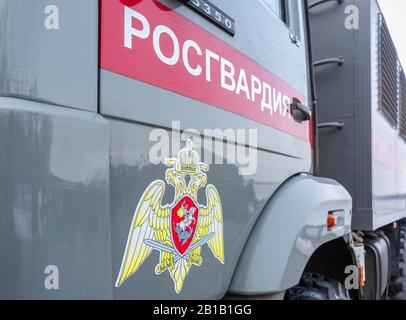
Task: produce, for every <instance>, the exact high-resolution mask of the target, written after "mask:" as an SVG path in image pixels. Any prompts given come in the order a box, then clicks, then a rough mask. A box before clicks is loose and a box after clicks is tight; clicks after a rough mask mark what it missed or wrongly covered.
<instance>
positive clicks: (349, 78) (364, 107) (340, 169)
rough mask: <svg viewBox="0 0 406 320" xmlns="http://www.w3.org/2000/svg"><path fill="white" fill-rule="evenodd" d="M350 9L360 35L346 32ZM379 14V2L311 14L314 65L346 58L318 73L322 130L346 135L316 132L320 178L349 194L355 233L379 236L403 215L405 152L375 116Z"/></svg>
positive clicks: (321, 8) (394, 134)
mask: <svg viewBox="0 0 406 320" xmlns="http://www.w3.org/2000/svg"><path fill="white" fill-rule="evenodd" d="M350 5H355V6H356V7H357V8H358V9H359V29H351V30H348V29H347V28H346V27H345V25H344V23H345V21H346V18H348V15H347V14H346V13H345V9H346V8H347V6H350ZM379 12H380V10H379V7H378V5H377V3H376V2H375V1H361V0H355V1H352V0H351V1H350V0H346V1H344V2H343V3H342V4H337V3H336V2H331V3H329V4H324V5H321V6H319V7H315V8H313V9H312V10H311V31H312V37H313V52H314V60H315V61H318V60H322V59H326V58H331V57H343V58H344V64H343V65H342V66H337V65H326V66H323V67H318V68H317V69H316V89H317V96H318V122H319V124H321V123H326V122H337V121H343V122H344V128H342V129H337V128H327V129H320V130H319V147H320V151H319V158H320V174H321V175H322V176H328V177H331V178H333V179H336V180H337V181H338V182H340V183H342V184H343V186H344V187H345V188H346V189H347V190H348V191H349V192H350V194H351V196H352V197H353V199H354V208H353V209H354V214H353V221H352V227H353V228H354V229H358V230H375V229H377V228H379V227H381V226H383V225H385V224H388V223H390V222H393V221H396V220H398V219H401V218H402V217H404V216H405V215H406V210H405V209H406V208H405V194H406V185H404V181H405V178H404V173H402V172H401V171H402V170H404V165H403V162H404V161H403V162H402V160H401V159H404V158H402V154H403V155H406V153H405V152H404V148H405V147H406V144H405V142H404V141H403V140H401V139H400V138H399V136H398V132H397V130H395V129H394V128H391V127H390V125H389V123H388V122H387V120H386V119H385V118H384V116H383V114H382V111H380V110H378V108H379V103H378V76H379V75H378V72H379V70H378V56H377V55H378V49H377V47H378V31H377V30H378V13H379ZM333 35H334V40H335V41H331V37H333ZM385 150H387V151H388V150H389V151H390V152H387V151H386V152H385ZM398 150H399V151H398ZM385 153H386V154H385ZM379 155H380V157H381V160H380V161H377V160H378V159H377V156H378V158H379ZM382 158H383V159H382ZM382 164H383V165H382ZM391 167H392V168H391ZM394 167H396V169H395V170H394V169H393V168H394Z"/></svg>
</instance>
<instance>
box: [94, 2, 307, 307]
mask: <svg viewBox="0 0 406 320" xmlns="http://www.w3.org/2000/svg"><path fill="white" fill-rule="evenodd" d="M186 2H187V3H186V4H185V1H182V2H181V1H164V0H162V1H152V0H143V1H142V0H141V1H140V0H138V1H137V0H132V1H131V0H121V1H111V0H101V2H100V5H101V8H100V10H101V15H100V32H101V34H100V106H99V107H100V108H99V111H100V113H101V114H102V115H103V116H104V117H105V118H106V119H107V120H108V121H109V123H110V128H111V145H110V152H111V154H110V159H111V166H110V201H111V203H110V210H111V219H112V220H111V221H112V230H111V236H112V255H113V257H112V263H113V278H114V279H115V281H116V282H115V283H114V284H112V286H113V285H115V287H114V296H115V297H116V298H155V299H160V298H220V297H222V296H223V295H224V294H225V293H226V292H227V289H228V286H229V283H230V279H231V277H232V274H233V271H234V268H235V266H236V263H237V261H238V258H239V255H240V253H241V250H242V248H243V246H244V243H245V241H246V239H247V237H248V235H249V234H250V231H251V228H252V226H253V224H254V223H255V221H256V220H257V218H258V216H259V215H260V213H261V210H262V209H263V207H264V206H265V204H266V203H267V201H268V200H269V198H270V197H271V196H272V194H273V192H274V191H275V190H276V189H277V188H278V187H279V186H280V185H281V184H282V183H283V182H284V181H286V180H287V179H288V178H289V177H291V176H293V175H295V174H297V173H299V172H309V173H311V171H312V150H313V146H312V137H311V130H310V127H311V123H310V122H308V121H307V122H303V123H298V122H296V121H295V120H294V119H293V117H292V114H291V112H290V104H291V102H292V101H293V98H296V99H298V100H300V101H301V103H302V104H305V105H308V96H309V93H308V77H309V75H308V65H307V55H306V52H307V44H306V41H305V39H306V34H305V28H304V3H303V2H302V1H277V0H253V1H243V0H236V1H219V0H213V1H211V2H209V1H203V0H199V1H198V0H194V1H186ZM188 139H190V141H189V142H187V140H188ZM179 151H180V152H179ZM168 158H170V159H169V160H168ZM199 174H202V175H201V176H199ZM176 179H178V180H176ZM183 179H184V180H183ZM204 179H206V180H204ZM190 181H191V182H192V183H195V184H193V186H194V187H196V190H195V191H196V192H197V193H196V194H195V195H193V192H194V191H193V192H192V191H190V190H191V189H187V188H186V187H185V186H187V185H188V183H189V182H190ZM205 181H207V183H205ZM189 186H190V184H189ZM182 188H184V189H182ZM158 190H159V192H158ZM180 190H183V191H180ZM193 190H194V189H193ZM149 192H150V193H149ZM182 192H183V193H182ZM158 193H159V196H158ZM149 194H151V195H152V194H154V195H156V197H157V198H156V199H159V201H158V200H157V201H155V204H151V202H148V201H149V200H148V199H151V197H152V196H150V198H148V195H149ZM182 195H183V196H185V197H186V198H185V197H184V198H182ZM154 199H155V198H154ZM176 199H182V201H183V202H182V203H178V202H177V201H176ZM213 203H215V205H216V206H217V213H218V212H220V211H219V210H220V209H219V208H220V206H218V204H219V203H220V204H221V208H222V215H221V216H222V219H220V218H219V215H217V216H216V217H215V218H213V219H217V220H216V221H217V222H218V225H217V226H216V227H215V229H213V230H212V229H210V230H212V232H211V231H210V232H209V231H207V232H206V233H205V232H202V233H200V234H199V237H200V238H196V236H195V238H194V240H193V241H192V242H191V244H190V246H189V247H188V248H187V249H186V253H190V254H189V255H188V254H185V255H182V254H184V252H182V251H183V250H182V245H180V244H179V243H176V241H177V240H176V239H175V238H176V237H178V236H179V237H180V233H178V231H179V230H180V229H179V228H180V227H182V228H183V226H184V225H181V224H180V222H179V221H185V218H184V217H185V216H184V215H183V214H184V213H185V212H187V214H188V215H190V214H191V213H190V212H191V211H193V212H194V213H193V214H194V216H191V217H192V218H196V220H197V222H196V224H197V225H198V224H199V223H202V221H203V220H202V219H203V218H204V216H205V215H204V214H205V213H207V210H208V209H207V207H209V208H210V204H213ZM206 204H207V206H206ZM143 205H145V206H146V207H148V206H149V207H150V208H151V210H152V211H154V210H155V209H154V205H156V208H158V209H159V210H158V209H157V211H156V212H157V213H156V215H157V216H158V213H159V215H160V216H161V217H164V218H165V217H166V216H165V215H166V214H168V215H169V216H170V220H165V219H164V218H162V219H163V220H156V221H155V222H154V221H152V220H151V221H152V222H150V224H149V226H154V224H155V223H162V226H161V228H162V229H161V230H169V231H168V232H167V233H165V232H166V231H165V232H164V233H162V234H159V235H158V233H157V232H158V231H156V230H157V229H154V228H153V227H151V228H149V227H148V224H143V223H144V221H141V220H137V218H136V217H137V215H138V214H139V212H141V211H142V210H144V209H142V206H143ZM205 206H206V207H205ZM149 207H148V208H149ZM183 207H184V208H185V210H183V211H182V212H183V213H182V214H178V213H179V212H180V211H179V210H181V208H183ZM140 208H141V209H140ZM192 208H193V210H192ZM167 209H169V210H170V211H165V210H167ZM139 210H141V211H139ZM174 210H175V211H174ZM205 210H206V211H205ZM152 211H151V212H152ZM142 212H144V211H142ZM185 214H186V213H185ZM207 214H208V213H207ZM134 216H136V217H135V218H134ZM169 216H168V217H169ZM209 216H210V215H209ZM151 217H155V215H153V216H150V215H148V216H147V215H146V218H145V219H155V218H151ZM179 219H183V220H179ZM199 219H200V220H199ZM137 221H138V222H137ZM140 221H141V222H140ZM148 221H150V220H148ZM167 221H169V222H167ZM190 221H192V220H190ZM213 221H214V220H213ZM166 223H171V229H165V228H166V227H168V226H169V225H168V226H166V225H165V224H166ZM178 223H179V225H178ZM194 223H195V222H191V224H189V227H191V228H190V229H187V228H186V227H185V229H182V230H183V231H187V232H188V230H189V231H190V230H192V231H193V232H196V233H195V235H196V234H198V233H199V232H200V231H199V228H198V226H196V229H194V227H195V225H194ZM210 223H211V222H210ZM210 223H209V224H210ZM134 228H139V229H137V230H138V231H134ZM141 228H145V230H144V229H143V230H144V231H142V230H141ZM148 228H149V229H148ZM168 228H169V227H168ZM208 228H214V227H213V225H210V227H208ZM140 230H141V231H142V232H141V231H140ZM148 232H150V234H148ZM152 233H153V236H151V234H152ZM219 234H221V235H219ZM134 235H136V236H137V237H139V238H140V239H141V240H143V241H144V242H143V241H141V240H140V242H137V241H138V240H136V239H135V238H134V237H133V236H134ZM182 236H185V237H186V236H187V233H182ZM211 236H213V237H214V238H210V237H211ZM134 239H135V240H134ZM185 239H186V238H185ZM198 239H200V240H198ZM208 239H209V240H208ZM213 239H217V240H216V241H217V242H216V243H214V242H213V241H214V240H213ZM145 241H146V242H145ZM137 245H139V247H136V246H137ZM131 246H134V250H133V251H132V255H129V254H128V252H129V251H128V250H131V249H129V248H131ZM137 248H138V249H137ZM191 248H193V249H191ZM143 250H144V251H143ZM188 250H189V251H188ZM219 252H220V253H219ZM221 252H222V254H221ZM137 257H138V258H139V260H137ZM166 258H167V259H166ZM165 259H166V260H165ZM180 259H185V261H186V262H185V263H186V264H187V263H189V264H188V266H189V267H188V268H186V267H185V272H184V273H183V274H182V275H181V276H178V275H177V273H176V271H174V268H175V269H176V263H177V262H178V261H180ZM129 261H132V262H133V264H132V265H131V263H129ZM135 266H136V267H135ZM174 266H175V267H174ZM123 274H124V276H123ZM120 275H121V276H120ZM179 277H182V278H181V280H179V279H180V278H179ZM116 279H117V280H116Z"/></svg>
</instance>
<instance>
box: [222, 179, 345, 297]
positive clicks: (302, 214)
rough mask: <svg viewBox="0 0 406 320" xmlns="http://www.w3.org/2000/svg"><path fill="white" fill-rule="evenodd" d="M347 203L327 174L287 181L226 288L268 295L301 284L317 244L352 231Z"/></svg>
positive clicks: (244, 292) (338, 185)
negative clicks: (331, 220) (330, 223)
mask: <svg viewBox="0 0 406 320" xmlns="http://www.w3.org/2000/svg"><path fill="white" fill-rule="evenodd" d="M292 199H294V201H292ZM351 205H352V201H351V196H350V195H349V193H348V192H347V191H346V190H345V189H344V188H343V187H342V186H341V185H340V184H338V183H337V182H335V181H333V180H331V179H324V178H316V177H312V176H308V175H300V176H297V177H293V178H291V179H290V180H288V181H286V182H285V183H284V184H283V185H282V186H281V187H280V188H279V189H278V190H277V192H276V193H275V195H274V196H273V197H272V198H271V200H270V201H269V203H268V204H267V205H266V207H265V208H264V210H263V213H262V215H261V217H260V218H259V220H258V222H257V224H256V225H255V228H254V230H253V232H252V234H251V235H250V238H249V240H248V242H247V245H246V247H245V248H244V252H243V254H242V256H241V258H240V260H239V263H238V267H237V269H236V271H235V273H234V276H233V280H232V283H231V286H230V290H231V291H232V292H235V293H239V294H247V295H251V294H267V293H274V292H279V291H281V290H285V289H288V288H291V287H292V286H294V285H296V284H297V283H299V280H300V277H301V275H302V273H303V270H304V268H305V267H306V264H307V262H308V261H309V259H310V257H311V255H312V254H313V253H314V252H315V251H316V249H317V248H318V247H320V246H321V245H322V244H324V243H326V242H329V241H331V240H334V239H337V238H339V237H342V236H344V235H346V234H348V233H349V232H351ZM335 210H340V211H339V212H337V213H336V216H337V226H336V227H334V229H333V230H331V231H328V230H327V226H326V219H327V216H328V212H329V211H335ZM281 230H283V232H281Z"/></svg>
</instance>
